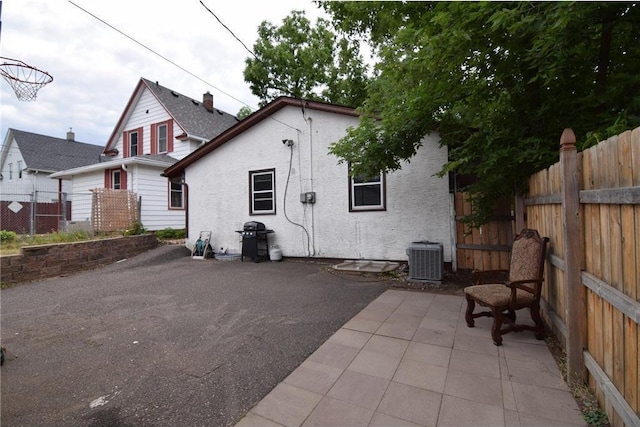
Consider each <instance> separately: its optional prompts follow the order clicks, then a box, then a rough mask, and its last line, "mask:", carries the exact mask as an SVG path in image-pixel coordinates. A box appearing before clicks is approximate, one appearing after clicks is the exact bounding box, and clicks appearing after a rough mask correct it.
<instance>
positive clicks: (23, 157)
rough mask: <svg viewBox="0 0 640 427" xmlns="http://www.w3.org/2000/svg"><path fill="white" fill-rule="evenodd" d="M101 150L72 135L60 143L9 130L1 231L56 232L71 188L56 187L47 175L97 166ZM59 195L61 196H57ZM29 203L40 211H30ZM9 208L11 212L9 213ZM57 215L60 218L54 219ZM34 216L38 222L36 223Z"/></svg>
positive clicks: (0, 188)
mask: <svg viewBox="0 0 640 427" xmlns="http://www.w3.org/2000/svg"><path fill="white" fill-rule="evenodd" d="M102 150H103V147H101V146H99V145H93V144H86V143H83V142H78V141H76V140H75V135H74V133H73V132H72V131H69V132H67V138H66V139H63V138H55V137H52V136H46V135H40V134H37V133H32V132H25V131H21V130H17V129H9V130H8V131H7V134H6V136H5V139H4V143H3V145H2V151H1V154H0V167H1V171H0V201H1V202H2V203H1V204H2V206H1V212H2V224H1V225H0V227H1V228H2V229H3V230H12V231H16V232H29V233H32V232H39V233H40V232H49V231H51V229H57V226H58V220H59V219H61V218H62V217H63V216H64V214H65V212H63V211H64V210H65V209H67V207H71V205H70V202H71V200H72V195H71V185H70V183H62V185H61V186H58V183H56V182H55V181H52V180H51V179H49V177H50V175H51V174H52V173H55V172H58V171H61V170H63V169H68V168H75V167H81V166H85V165H88V164H91V163H96V162H99V161H100V155H101V154H102ZM60 192H62V193H63V194H62V195H59V193H60ZM65 200H66V202H67V203H64V204H62V203H61V206H60V211H58V207H57V206H56V205H57V204H58V201H60V202H62V201H65ZM11 203H13V205H11ZM30 203H38V205H39V206H38V207H39V209H36V210H34V211H32V210H31V207H32V206H31V205H30ZM9 205H11V206H12V210H8V209H9ZM68 213H69V212H66V214H67V216H68ZM58 214H60V218H55V217H53V215H58ZM34 215H39V218H37V220H36V218H35V217H34ZM45 216H47V217H49V218H47V219H45Z"/></svg>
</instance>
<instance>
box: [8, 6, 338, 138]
mask: <svg viewBox="0 0 640 427" xmlns="http://www.w3.org/2000/svg"><path fill="white" fill-rule="evenodd" d="M202 1H203V3H204V4H205V5H206V6H207V7H208V8H209V9H211V10H212V11H213V12H214V13H215V15H216V16H217V17H218V18H219V19H220V20H221V21H222V22H223V23H224V24H225V25H226V26H227V27H229V29H231V30H232V31H233V33H234V34H235V35H236V36H237V37H238V38H239V39H240V40H242V41H243V42H244V43H245V44H246V45H247V46H248V47H249V48H252V47H253V44H254V42H255V41H256V39H257V28H258V25H259V24H260V23H261V22H262V21H264V20H266V21H269V22H271V23H273V24H275V25H279V24H280V23H281V21H282V19H283V18H284V17H285V16H287V15H288V14H289V13H290V12H291V10H294V9H295V10H305V11H306V14H307V17H308V18H310V19H311V21H312V22H315V20H316V18H317V17H318V16H324V17H326V15H324V13H323V12H322V11H320V10H319V9H318V8H317V6H316V5H315V4H313V3H312V2H311V0H277V1H264V0H231V1H228V0H225V1H221V0H202ZM76 5H77V6H76ZM78 6H79V7H78ZM80 8H82V9H85V10H86V11H87V12H89V13H90V14H89V13H87V12H85V11H83V10H81V9H80ZM91 14H92V15H95V16H96V17H98V18H100V19H101V20H102V21H105V22H106V23H108V24H109V25H111V26H113V27H115V28H117V29H118V30H120V31H121V32H122V33H125V34H126V35H128V36H129V37H131V38H133V39H135V40H136V41H138V42H139V43H141V44H143V45H145V46H146V47H148V48H150V49H152V50H153V51H155V52H157V53H158V54H160V55H162V56H164V57H165V58H167V59H169V60H170V61H171V62H174V63H176V64H178V65H179V66H180V67H182V68H184V69H186V70H187V71H188V72H187V71H183V70H181V69H180V68H178V67H176V66H175V65H173V64H171V62H169V61H166V60H164V59H162V58H161V57H159V56H157V55H156V54H154V53H152V52H150V51H149V50H147V49H145V48H144V47H142V46H140V45H139V44H137V43H136V42H134V41H132V40H131V39H129V38H127V37H126V36H124V35H122V34H120V33H119V32H118V31H116V30H114V29H113V28H110V26H109V25H106V24H104V23H102V22H101V21H99V20H98V19H96V18H94V17H93V16H92V15H91ZM1 18H2V32H1V35H0V37H1V39H0V56H3V57H8V58H13V59H19V60H22V61H24V62H26V63H28V64H29V65H32V66H35V67H36V68H39V69H41V70H44V71H47V72H49V73H50V74H51V75H52V76H53V82H52V83H51V84H49V85H47V86H45V87H43V88H42V89H41V90H40V91H39V92H38V95H37V99H36V100H35V101H32V102H24V101H18V100H17V99H16V96H15V94H14V93H13V90H12V89H11V87H10V86H9V85H8V84H7V83H6V82H5V81H4V79H0V89H1V93H0V96H1V98H0V102H1V135H2V136H1V138H2V140H1V141H3V140H4V137H5V135H6V132H7V129H8V128H15V129H19V130H24V131H29V132H35V133H40V134H44V135H48V136H56V137H61V138H64V137H65V136H66V132H67V131H68V130H69V128H73V131H74V132H75V135H76V140H77V141H81V142H88V143H92V144H97V145H104V144H105V143H106V140H107V138H108V137H109V135H110V134H111V132H112V131H113V127H114V126H115V124H116V121H117V120H118V118H119V117H120V114H121V113H122V112H123V110H124V107H125V105H126V103H127V101H128V100H129V97H130V96H131V94H132V93H133V90H134V88H135V86H136V84H137V83H138V80H139V79H140V77H145V78H147V79H149V80H152V81H158V82H159V83H160V84H161V85H163V86H165V87H168V88H170V89H173V90H175V91H177V92H180V93H182V94H184V95H186V96H189V97H191V98H194V99H201V98H202V94H203V93H205V92H207V91H210V92H211V93H212V94H213V95H214V105H215V106H216V108H219V109H221V110H224V111H226V112H228V113H231V114H236V113H237V112H238V110H239V109H240V108H241V107H242V106H243V105H244V104H248V105H250V106H251V107H254V108H255V107H256V106H257V103H258V99H257V98H256V97H254V96H253V95H252V94H251V91H250V90H249V85H248V84H247V83H245V82H244V79H243V77H242V72H243V70H244V61H245V59H246V58H247V57H248V56H249V53H248V52H247V51H246V50H245V49H244V47H243V46H242V45H241V44H240V43H239V42H238V41H237V40H236V39H235V38H234V37H233V36H232V35H231V34H230V33H229V31H227V30H226V29H225V28H224V27H223V26H222V25H221V24H220V23H219V22H218V21H217V20H216V18H215V17H214V16H212V15H211V13H210V12H209V11H207V10H206V9H205V8H204V7H203V6H202V4H201V3H200V0H181V1H179V2H178V1H170V2H160V1H158V0H109V1H100V2H98V1H95V0H71V1H69V0H5V1H4V2H2V17H1ZM190 73H191V74H193V75H195V76H197V77H194V76H193V75H191V74H190Z"/></svg>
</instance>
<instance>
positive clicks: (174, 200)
mask: <svg viewBox="0 0 640 427" xmlns="http://www.w3.org/2000/svg"><path fill="white" fill-rule="evenodd" d="M169 208H170V209H182V208H184V191H183V187H182V183H180V182H172V181H169Z"/></svg>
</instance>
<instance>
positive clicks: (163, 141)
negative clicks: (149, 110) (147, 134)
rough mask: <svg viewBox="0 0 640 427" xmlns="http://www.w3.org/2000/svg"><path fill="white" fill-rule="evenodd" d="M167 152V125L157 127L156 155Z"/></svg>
mask: <svg viewBox="0 0 640 427" xmlns="http://www.w3.org/2000/svg"><path fill="white" fill-rule="evenodd" d="M167 151H169V150H168V144H167V125H166V124H162V125H158V153H166V152H167Z"/></svg>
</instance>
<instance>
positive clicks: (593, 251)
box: [516, 128, 640, 426]
mask: <svg viewBox="0 0 640 427" xmlns="http://www.w3.org/2000/svg"><path fill="white" fill-rule="evenodd" d="M529 188H530V190H529V193H528V194H527V196H526V198H525V199H524V203H518V202H516V206H522V207H523V209H516V223H518V224H525V225H526V226H527V227H528V228H535V229H538V230H539V231H540V234H541V235H543V236H548V237H549V238H550V248H549V259H548V263H547V268H546V270H545V284H544V290H543V300H544V301H543V309H544V317H545V319H546V320H547V322H548V323H549V324H550V325H551V326H552V328H553V329H554V330H555V332H556V333H557V334H558V335H560V336H562V337H563V338H564V341H565V344H566V352H567V369H568V375H569V381H574V380H584V379H587V378H588V381H589V384H590V386H592V387H593V388H594V389H595V391H596V397H597V398H598V401H599V402H600V404H601V406H602V407H603V408H604V409H605V410H606V412H607V414H608V416H609V420H611V422H612V424H613V425H614V426H621V425H626V426H638V425H640V419H639V418H638V409H639V408H640V389H639V388H638V380H639V372H640V358H639V355H638V349H639V347H640V334H639V331H640V328H639V327H638V322H640V302H639V301H640V128H637V129H635V130H633V131H627V132H624V133H622V134H620V135H618V136H615V137H612V138H609V139H608V140H606V141H603V142H601V143H600V144H598V145H597V146H595V147H592V148H589V149H587V150H585V151H584V152H582V153H577V152H576V148H575V136H574V135H573V132H572V131H571V130H570V129H567V130H565V132H564V133H563V134H562V138H561V150H560V162H559V163H557V164H555V165H553V166H551V167H550V168H548V169H546V170H543V171H540V172H538V173H536V174H535V175H533V176H532V177H531V178H530V180H529Z"/></svg>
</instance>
